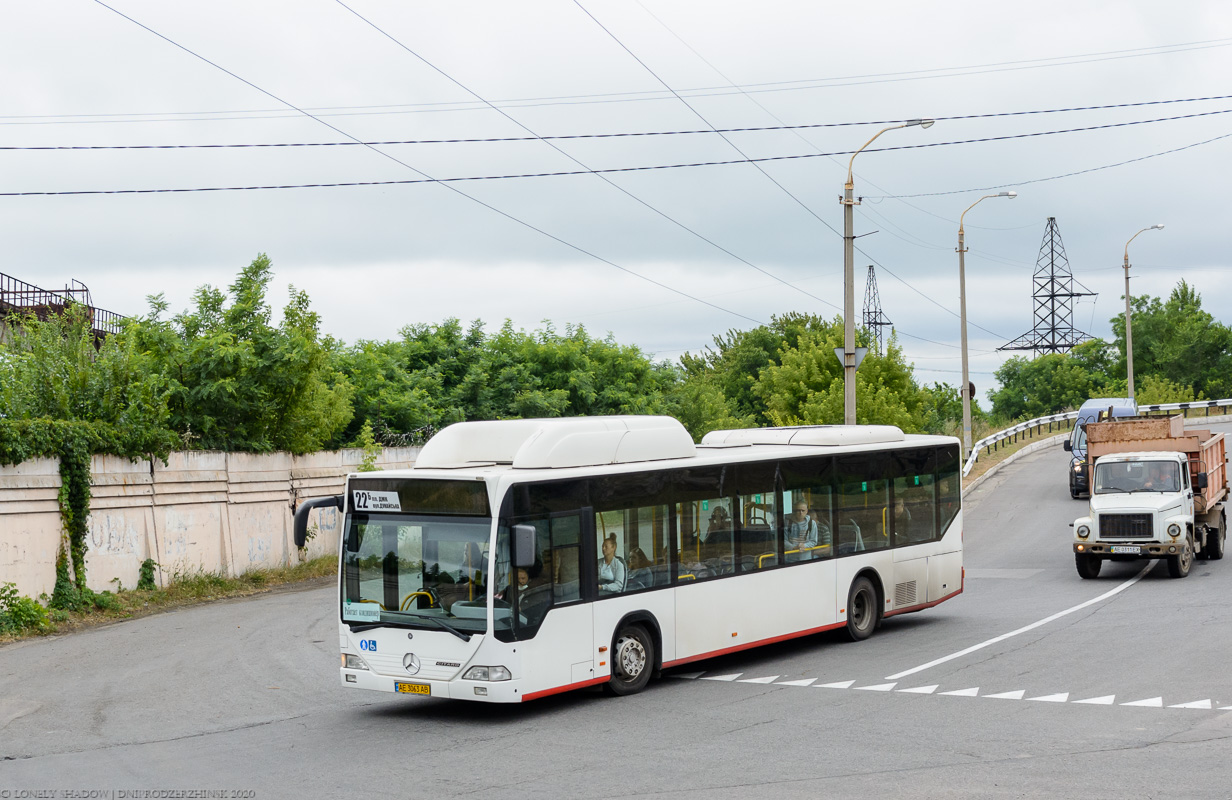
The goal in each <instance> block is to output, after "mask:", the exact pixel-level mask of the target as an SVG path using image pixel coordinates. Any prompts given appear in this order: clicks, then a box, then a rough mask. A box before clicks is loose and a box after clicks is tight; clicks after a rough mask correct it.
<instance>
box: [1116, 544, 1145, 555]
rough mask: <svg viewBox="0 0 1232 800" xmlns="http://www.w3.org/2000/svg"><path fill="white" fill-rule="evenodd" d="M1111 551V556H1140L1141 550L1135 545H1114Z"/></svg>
mask: <svg viewBox="0 0 1232 800" xmlns="http://www.w3.org/2000/svg"><path fill="white" fill-rule="evenodd" d="M1111 549H1112V554H1113V555H1121V556H1140V555H1142V548H1141V547H1138V546H1137V545H1124V544H1122V545H1115V544H1114V545H1113V546H1112V548H1111Z"/></svg>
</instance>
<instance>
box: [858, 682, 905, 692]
mask: <svg viewBox="0 0 1232 800" xmlns="http://www.w3.org/2000/svg"><path fill="white" fill-rule="evenodd" d="M897 685H898V684H897V683H879V684H877V685H876V686H857V687H856V689H858V690H859V691H862V692H892V691H894V687H895V686H897Z"/></svg>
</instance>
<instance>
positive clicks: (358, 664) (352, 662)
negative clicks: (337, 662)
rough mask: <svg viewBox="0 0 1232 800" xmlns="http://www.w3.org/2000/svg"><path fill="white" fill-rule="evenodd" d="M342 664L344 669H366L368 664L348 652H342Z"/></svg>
mask: <svg viewBox="0 0 1232 800" xmlns="http://www.w3.org/2000/svg"><path fill="white" fill-rule="evenodd" d="M342 666H343V668H345V669H368V665H367V664H365V663H364V660H363V659H362V658H360V657H359V656H356V655H351V654H350V653H343V654H342Z"/></svg>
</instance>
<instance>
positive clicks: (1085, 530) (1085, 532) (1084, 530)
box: [1078, 525, 1091, 539]
mask: <svg viewBox="0 0 1232 800" xmlns="http://www.w3.org/2000/svg"><path fill="white" fill-rule="evenodd" d="M1090 535H1091V529H1090V527H1088V526H1086V525H1079V526H1078V538H1079V539H1085V538H1087V537H1088V536H1090Z"/></svg>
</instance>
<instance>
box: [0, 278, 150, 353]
mask: <svg viewBox="0 0 1232 800" xmlns="http://www.w3.org/2000/svg"><path fill="white" fill-rule="evenodd" d="M72 305H80V306H83V307H84V308H85V309H86V313H87V315H88V316H89V318H90V325H91V327H92V328H93V330H94V338H95V340H96V341H102V339H103V338H104V337H106V336H108V335H109V334H112V333H118V332H119V331H120V326H121V324H122V323H123V322H124V320H125V319H126V317H124V316H123V315H121V314H117V313H115V312H114V311H107V310H106V309H102V308H98V307H97V306H95V305H94V301H93V299H92V298H91V296H90V289H89V288H88V287H87V286H86V285H85V284H84V283H82V282H81V281H77V280H75V281H73V283H72V285H71V286H66V287H65V288H63V289H43V288H41V287H38V286H35V285H34V284H31V283H26V282H25V281H21V280H18V279H17V278H14V277H12V276H11V275H5V274H4V273H3V272H0V320H7V319H11V318H12V317H13V316H21V315H25V314H32V315H34V316H35V317H36V318H37V319H43V320H45V319H48V318H49V317H51V316H53V315H56V314H63V313H64V312H65V310H66V309H67V308H69V306H72Z"/></svg>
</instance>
